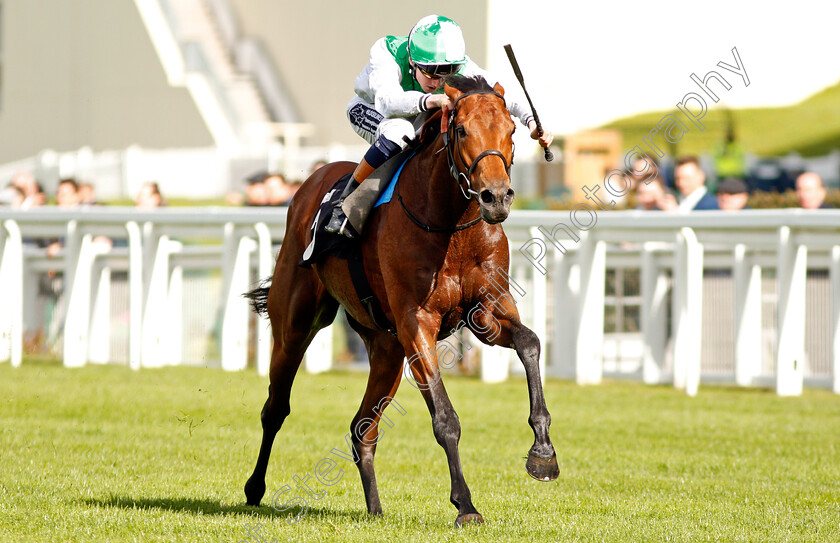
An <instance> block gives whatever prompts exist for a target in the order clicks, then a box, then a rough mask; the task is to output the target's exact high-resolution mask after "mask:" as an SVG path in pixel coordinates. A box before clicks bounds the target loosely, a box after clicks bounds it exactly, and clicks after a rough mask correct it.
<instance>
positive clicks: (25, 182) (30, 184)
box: [12, 171, 47, 209]
mask: <svg viewBox="0 0 840 543" xmlns="http://www.w3.org/2000/svg"><path fill="white" fill-rule="evenodd" d="M12 185H14V186H15V187H17V188H19V189H20V190H21V191H22V192H23V204H21V207H20V209H29V208H31V207H38V206H42V205H44V204H45V203H47V195H46V194H45V193H44V188H43V187H42V186H41V185H40V184H39V183H38V181H36V180H35V177H34V176H33V175H32V174H31V173H29V172H27V171H20V172H17V173H15V174H14V175H13V176H12Z"/></svg>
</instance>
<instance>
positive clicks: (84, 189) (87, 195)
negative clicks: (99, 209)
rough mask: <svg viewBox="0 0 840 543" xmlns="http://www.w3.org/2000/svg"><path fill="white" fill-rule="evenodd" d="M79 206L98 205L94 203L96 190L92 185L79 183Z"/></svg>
mask: <svg viewBox="0 0 840 543" xmlns="http://www.w3.org/2000/svg"><path fill="white" fill-rule="evenodd" d="M79 204H81V205H83V206H95V205H99V204H98V203H97V201H96V189H95V188H94V186H93V184H92V183H79Z"/></svg>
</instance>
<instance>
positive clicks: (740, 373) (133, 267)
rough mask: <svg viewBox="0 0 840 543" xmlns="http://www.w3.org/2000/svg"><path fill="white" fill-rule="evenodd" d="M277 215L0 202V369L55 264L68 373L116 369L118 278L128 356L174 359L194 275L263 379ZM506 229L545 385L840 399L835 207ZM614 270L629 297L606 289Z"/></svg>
mask: <svg viewBox="0 0 840 543" xmlns="http://www.w3.org/2000/svg"><path fill="white" fill-rule="evenodd" d="M579 209H582V208H579ZM573 213H574V212H573ZM584 216H587V217H591V220H589V221H588V222H585V223H584V222H581V221H582V218H583V217H584ZM285 219H286V215H285V209H277V208H275V209H233V208H194V209H193V208H184V209H161V210H156V211H153V212H150V211H145V212H141V211H138V210H134V209H131V208H93V209H86V210H84V211H81V210H72V211H66V210H59V209H55V208H52V209H50V208H38V209H35V210H29V211H10V210H2V209H0V223H2V228H0V233H2V234H0V258H2V260H0V300H3V304H2V305H0V358H11V360H12V362H13V364H19V363H20V361H21V357H22V347H21V345H22V340H21V337H22V335H23V330H22V329H23V317H22V315H23V313H24V306H27V307H28V306H29V305H31V304H33V303H34V302H33V301H32V300H33V298H32V295H31V294H27V293H32V292H33V291H34V289H33V286H32V285H33V283H34V282H36V281H37V277H38V274H39V273H42V272H45V271H47V270H58V271H60V272H62V273H63V282H64V302H65V304H66V305H65V311H64V313H63V314H64V317H63V320H62V321H61V329H62V330H63V344H62V350H61V354H62V357H63V360H64V363H65V365H67V366H79V365H83V364H85V363H86V362H88V361H98V362H107V361H113V360H114V357H113V356H111V355H110V354H109V353H108V349H107V347H106V346H107V345H108V344H109V338H110V337H111V336H112V328H113V323H112V322H111V319H109V318H107V315H108V313H107V311H108V309H107V308H108V303H106V302H107V297H108V296H109V295H108V292H109V285H111V284H113V283H114V282H115V281H114V280H113V277H114V276H115V275H120V276H121V277H122V278H123V279H122V280H124V281H125V282H126V284H127V289H126V290H127V292H128V295H127V298H128V301H127V304H126V305H127V310H126V311H127V313H128V328H129V332H128V343H129V347H128V349H127V351H128V353H129V356H128V360H127V363H128V364H129V365H130V366H131V367H133V368H140V367H145V366H159V365H164V364H178V363H182V362H184V356H183V353H184V341H185V339H188V337H187V336H188V334H187V333H186V332H185V326H184V324H183V323H184V308H185V307H189V305H190V304H191V303H193V298H195V295H192V296H191V297H190V299H187V298H186V297H185V295H184V293H185V292H187V291H188V285H189V283H190V282H191V281H193V276H192V275H191V273H193V270H194V271H197V272H201V273H202V274H205V276H206V274H208V273H210V274H217V275H218V277H219V278H220V280H219V281H216V282H215V283H213V284H214V285H215V286H214V287H212V288H215V289H218V292H215V293H213V294H212V295H209V296H206V297H207V298H209V299H213V300H217V301H216V302H214V307H210V308H207V307H205V308H203V309H202V311H203V312H204V313H205V314H206V313H208V312H209V313H211V314H218V315H219V318H218V323H217V324H218V326H217V328H218V330H217V336H218V343H219V349H218V350H219V353H218V358H219V364H220V365H221V367H223V368H225V369H231V370H237V369H243V368H245V367H247V366H248V362H249V357H250V358H251V359H253V363H254V365H255V366H256V368H257V370H258V371H259V372H260V373H265V372H267V370H268V359H269V344H270V339H269V330H268V326H267V323H265V322H259V323H254V322H253V319H252V318H249V312H248V307H247V305H246V303H245V300H244V299H242V298H241V296H240V294H241V293H243V292H245V291H247V290H248V289H249V288H251V287H252V285H253V282H254V280H255V279H256V278H258V277H266V276H268V275H270V273H271V271H272V269H273V265H274V257H275V254H276V249H277V245H278V244H279V243H280V242H281V241H282V237H283V234H284V231H285ZM504 228H505V232H506V233H507V235H508V238H509V243H510V251H511V256H512V259H511V278H512V280H513V281H514V283H513V287H514V288H512V290H511V292H512V294H513V296H514V298H515V299H516V300H517V302H518V307H519V311H520V314H521V316H522V319H523V321H524V322H525V323H526V324H527V325H528V326H530V327H531V328H533V329H534V330H535V332H536V333H537V335H538V336H539V337H540V338H541V339H542V341H543V351H542V355H541V356H542V358H543V361H542V362H543V365H544V369H545V373H546V374H548V375H551V376H558V377H565V378H572V379H575V380H576V381H577V382H578V383H581V384H596V383H599V382H601V380H602V379H603V378H604V376H608V377H616V376H623V377H629V378H637V379H641V380H643V381H644V382H646V383H651V384H653V383H671V384H673V385H674V386H677V387H679V388H684V389H685V390H686V392H687V393H688V394H696V393H697V389H698V386H699V384H700V382H701V381H702V382H727V383H732V384H737V385H741V386H770V387H773V388H774V389H775V390H776V391H777V392H778V393H779V394H783V395H795V394H800V393H801V391H802V387H803V386H816V387H824V388H830V389H832V390H834V391H835V392H838V393H840V211H819V212H806V211H802V210H774V211H744V212H739V213H734V214H732V213H725V212H704V213H694V214H689V215H673V214H667V213H655V212H636V211H629V212H609V213H601V214H599V215H595V213H594V212H591V213H590V214H589V215H586V214H584V215H581V214H577V215H575V214H570V212H536V211H515V212H513V213H512V214H511V216H510V218H509V219H508V220H507V221H506V222H505V225H504ZM96 236H107V237H109V238H111V239H112V240H125V242H124V243H117V244H115V245H114V246H109V245H107V244H97V243H95V237H96ZM50 238H63V245H64V248H63V250H62V251H61V252H60V253H59V254H58V255H56V256H54V257H52V258H48V257H47V256H46V251H45V249H43V248H39V246H38V243H37V241H38V240H44V239H50ZM41 245H43V244H41ZM625 275H626V276H627V277H632V278H633V279H632V280H630V282H629V283H628V284H632V286H631V287H629V288H630V289H631V290H630V291H628V292H624V288H625V287H624V286H618V285H617V282H618V281H619V280H621V281H622V282H623V281H624V279H619V278H620V277H622V276H625ZM208 284H209V283H208ZM202 288H208V287H207V286H206V284H205V286H203V287H202ZM619 313H620V314H621V315H623V316H622V317H620V318H616V315H618V314H619ZM607 316H609V319H610V320H607ZM330 333H331V332H330V331H329V329H327V330H326V331H325V332H323V333H322V334H321V335H320V336H319V338H320V339H317V340H316V343H315V344H314V345H313V347H311V348H310V351H309V353H308V355H307V367H308V369H310V370H311V371H320V370H323V369H326V368H329V367H331V365H332V362H333V358H334V356H333V353H332V341H331V339H330ZM255 336H256V340H254V339H253V338H254V337H255ZM254 343H255V345H256V347H255V348H252V350H254V352H253V354H250V355H249V344H250V345H253V344H254ZM478 350H479V351H481V359H482V362H481V373H482V377H483V378H484V379H485V380H487V381H498V380H503V379H506V378H507V377H508V375H509V373H511V372H513V373H517V372H518V371H519V369H518V368H519V364H518V362H517V361H516V360H514V359H515V357H514V356H512V351H510V350H507V349H501V348H487V347H482V348H481V349H478ZM206 362H207V361H205V363H206Z"/></svg>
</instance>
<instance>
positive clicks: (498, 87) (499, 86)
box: [493, 83, 505, 96]
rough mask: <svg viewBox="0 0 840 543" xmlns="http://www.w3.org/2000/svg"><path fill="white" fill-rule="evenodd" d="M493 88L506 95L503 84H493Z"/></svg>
mask: <svg viewBox="0 0 840 543" xmlns="http://www.w3.org/2000/svg"><path fill="white" fill-rule="evenodd" d="M493 90H494V91H496V92H498V93H499V94H501V95H502V96H504V95H505V88H504V87H503V86H501V85H499V84H498V83H496V84H495V85H493Z"/></svg>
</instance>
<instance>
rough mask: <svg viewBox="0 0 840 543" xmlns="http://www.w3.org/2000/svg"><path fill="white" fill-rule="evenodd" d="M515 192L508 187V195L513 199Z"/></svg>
mask: <svg viewBox="0 0 840 543" xmlns="http://www.w3.org/2000/svg"><path fill="white" fill-rule="evenodd" d="M514 194H515V193H514V192H513V189H508V190H507V195H506V197H507V198H511V199H512V198H513V195H514Z"/></svg>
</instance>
